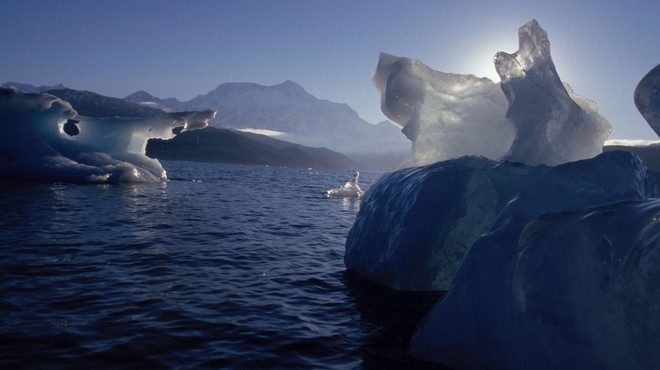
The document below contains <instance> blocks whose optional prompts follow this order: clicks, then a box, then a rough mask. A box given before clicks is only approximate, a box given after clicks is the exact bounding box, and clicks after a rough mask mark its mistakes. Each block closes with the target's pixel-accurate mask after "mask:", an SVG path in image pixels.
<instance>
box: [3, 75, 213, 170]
mask: <svg viewBox="0 0 660 370" xmlns="http://www.w3.org/2000/svg"><path fill="white" fill-rule="evenodd" d="M0 112H1V113H2V114H1V115H0V127H2V130H3V135H2V136H1V137H0V177H3V178H12V179H27V180H48V181H67V182H79V183H117V182H160V181H164V180H166V179H167V175H166V172H165V170H164V169H163V167H162V166H161V164H160V162H158V161H157V160H155V159H152V158H149V157H147V156H146V155H145V147H146V145H147V140H149V139H152V138H161V139H169V138H172V137H174V136H175V133H178V132H181V131H184V130H193V129H198V128H203V127H206V126H207V125H208V121H209V120H210V119H212V118H213V117H215V112H214V111H203V112H182V113H170V114H165V113H163V114H157V115H154V116H152V117H88V116H82V115H78V113H77V112H76V110H75V109H73V108H72V106H71V104H70V103H69V102H67V101H65V100H62V99H60V98H57V97H55V96H53V95H50V94H46V93H26V92H23V91H21V90H19V89H16V88H13V87H2V86H0Z"/></svg>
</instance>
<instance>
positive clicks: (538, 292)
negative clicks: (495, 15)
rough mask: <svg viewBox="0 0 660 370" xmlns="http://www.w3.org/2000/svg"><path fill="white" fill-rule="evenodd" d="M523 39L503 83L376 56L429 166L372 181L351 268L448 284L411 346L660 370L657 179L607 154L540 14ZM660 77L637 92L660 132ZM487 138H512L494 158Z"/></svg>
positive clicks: (433, 354) (624, 155)
mask: <svg viewBox="0 0 660 370" xmlns="http://www.w3.org/2000/svg"><path fill="white" fill-rule="evenodd" d="M519 39H520V47H519V50H518V51H517V52H515V53H513V54H507V53H503V52H500V53H498V54H497V55H496V57H495V59H494V61H495V63H496V67H497V71H498V73H499V74H500V76H501V79H502V82H501V84H495V83H492V82H491V81H490V80H487V79H479V78H476V77H474V76H471V75H467V76H461V75H452V74H445V73H442V72H436V71H433V70H431V69H430V68H428V67H426V66H424V65H423V64H421V63H420V62H418V61H415V60H412V59H407V58H398V57H393V56H390V55H386V54H382V55H381V57H380V60H379V64H378V68H377V71H376V73H375V74H374V82H375V84H376V87H377V88H378V89H379V90H380V91H381V93H382V109H383V112H384V113H385V114H386V115H387V116H388V117H390V118H391V119H392V120H394V121H395V122H397V123H399V124H401V125H402V126H404V128H403V130H402V131H403V132H404V134H405V135H406V136H407V137H408V138H409V139H411V140H412V142H413V151H412V153H411V157H410V159H409V162H408V163H407V164H408V165H409V166H412V165H421V166H419V167H413V168H404V169H401V170H399V171H396V172H393V173H390V174H386V175H384V176H383V177H382V178H381V179H380V180H378V182H377V183H376V184H374V185H372V187H371V188H370V189H369V190H368V191H367V194H365V197H364V199H363V200H362V203H361V206H360V210H359V212H358V214H357V216H356V220H355V222H354V224H353V227H352V228H351V230H350V232H349V235H348V238H347V240H346V253H345V264H346V266H347V268H349V269H351V270H354V271H356V272H357V273H359V274H360V275H362V276H364V277H366V278H368V279H371V280H373V281H376V282H379V283H381V284H384V285H387V286H389V287H391V288H394V289H399V290H441V291H447V294H446V295H445V297H444V298H443V299H442V300H441V301H439V302H438V303H437V304H436V306H435V307H434V308H433V309H432V311H431V312H430V313H429V314H428V315H427V317H426V318H425V319H424V320H423V322H422V323H421V324H420V325H419V326H418V328H417V330H416V332H415V334H414V336H413V338H412V340H411V345H410V353H411V354H412V355H413V357H416V358H420V359H424V360H427V361H432V362H436V363H439V364H444V365H449V366H450V367H451V368H457V369H458V368H460V369H483V368H490V369H511V368H521V369H525V368H535V369H541V368H543V369H565V368H585V369H620V368H629V369H648V368H660V354H659V352H658V351H657V348H658V346H659V345H660V319H658V318H659V317H660V312H659V308H658V307H660V289H658V288H657V287H658V286H659V284H660V257H659V256H660V254H659V253H660V252H658V249H659V248H660V202H659V201H658V199H657V197H658V194H659V190H660V186H659V185H660V174H658V173H654V172H651V171H649V170H648V169H647V167H646V165H645V164H644V163H643V162H642V161H641V160H640V158H639V157H637V156H636V155H635V154H632V153H631V152H622V151H612V152H606V153H602V154H599V153H601V149H602V144H603V142H604V140H605V138H606V137H607V135H608V133H609V131H610V125H609V123H608V122H607V120H605V119H604V118H603V117H602V116H600V115H599V114H598V113H597V111H596V104H595V103H594V102H592V101H590V100H588V99H586V98H583V97H580V96H578V95H576V94H575V93H574V92H573V91H572V90H571V88H570V87H569V86H568V85H567V84H565V83H562V82H561V80H560V79H559V77H558V75H557V72H556V70H555V67H554V64H553V62H552V60H551V58H550V50H549V41H548V39H547V35H546V33H545V31H543V30H542V29H541V28H540V26H539V25H538V23H537V22H536V21H531V22H529V23H527V24H525V25H524V26H522V27H521V28H520V30H519ZM658 71H659V70H658V67H656V68H655V69H653V70H652V71H651V72H650V73H649V74H648V75H647V76H645V77H644V78H643V79H642V81H641V82H640V84H639V86H638V87H637V90H636V91H635V104H636V105H637V106H638V108H639V110H640V112H641V113H642V115H643V116H644V117H645V119H646V120H647V121H648V122H649V124H650V125H651V127H653V128H654V129H655V130H656V132H658V128H657V127H656V126H660V123H658V112H659V111H660V110H659V109H658V106H659V105H658V103H659V101H660V100H659V99H658V96H660V94H658V91H660V89H659V88H658V76H659V75H660V74H659V73H658ZM483 136H487V137H483ZM463 137H465V140H463V139H462V138H463ZM491 139H493V145H495V143H494V142H495V141H499V140H505V141H506V143H507V144H506V145H505V147H506V148H502V147H496V146H494V147H490V148H488V150H492V151H493V152H492V153H491V154H485V152H484V149H483V148H480V147H478V146H479V145H483V143H488V142H489V140H491ZM474 143H478V144H474ZM473 144H474V145H473ZM493 153H494V154H493ZM475 154H477V155H479V156H481V157H478V156H474V155H475ZM484 157H487V158H484ZM489 158H490V159H489Z"/></svg>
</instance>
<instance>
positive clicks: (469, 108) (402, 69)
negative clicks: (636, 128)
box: [373, 20, 611, 166]
mask: <svg viewBox="0 0 660 370" xmlns="http://www.w3.org/2000/svg"><path fill="white" fill-rule="evenodd" d="M518 38H519V50H518V51H517V52H515V53H513V54H507V53H504V52H499V53H497V54H496V55H495V58H494V63H495V67H496V70H497V73H498V74H499V76H500V78H501V80H502V82H501V83H494V82H493V81H491V80H490V79H488V78H478V77H476V76H474V75H460V74H452V73H444V72H438V71H434V70H432V69H431V68H429V67H427V66H426V65H424V64H422V63H421V62H420V61H417V60H413V59H408V58H401V57H395V56H392V55H388V54H381V55H380V58H379V61H378V66H377V68H376V71H375V72H374V76H373V81H374V85H375V86H376V88H377V89H378V90H379V91H380V92H381V108H382V111H383V113H385V115H386V116H387V117H388V118H390V119H391V120H392V121H394V122H396V123H398V124H400V125H401V126H403V129H402V131H403V133H404V134H405V135H406V136H407V137H408V139H410V140H411V141H412V152H411V155H410V158H409V159H408V161H407V162H406V163H405V166H418V165H424V164H429V163H433V162H437V161H443V160H447V159H451V158H455V157H460V156H464V155H478V156H484V157H487V158H490V159H493V160H503V159H505V160H509V161H512V162H521V163H525V164H527V165H532V166H534V165H539V164H546V165H557V164H561V163H566V162H570V161H575V160H580V159H585V158H591V157H593V156H595V155H598V154H600V153H601V149H602V146H603V143H604V142H605V139H607V136H608V135H609V133H610V131H611V125H610V123H609V122H608V121H607V119H605V118H604V117H603V116H602V115H600V114H599V113H598V111H597V105H596V103H594V102H593V101H591V100H589V99H587V98H584V97H582V96H580V95H578V94H576V93H575V92H574V91H573V90H572V89H571V88H570V86H568V85H566V84H564V83H563V82H562V81H561V80H560V78H559V75H558V74H557V71H556V68H555V66H554V63H553V61H552V58H551V56H550V42H549V40H548V37H547V34H546V32H545V31H544V30H543V29H542V28H541V27H540V26H539V24H538V22H537V21H536V20H532V21H530V22H528V23H527V24H525V25H523V26H522V27H521V28H520V29H519V31H518Z"/></svg>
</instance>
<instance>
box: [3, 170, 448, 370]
mask: <svg viewBox="0 0 660 370" xmlns="http://www.w3.org/2000/svg"><path fill="white" fill-rule="evenodd" d="M163 165H164V167H165V168H166V169H167V171H168V176H169V177H170V181H168V182H166V183H161V184H123V185H76V184H66V183H24V182H21V183H19V182H7V181H4V182H0V209H1V210H2V218H1V219H0V368H6V369H9V368H16V369H18V368H113V369H118V368H150V369H152V368H179V369H192V368H195V369H196V368H235V369H246V368H255V369H261V368H281V369H296V368H308V369H324V368H329V369H344V368H369V369H371V368H373V369H384V368H424V367H430V366H428V365H427V364H423V363H419V362H415V361H413V360H411V359H410V358H408V356H407V353H406V350H407V345H408V340H409V337H410V335H411V333H412V331H413V330H414V328H415V326H416V325H417V323H418V322H419V321H420V320H421V319H422V318H423V316H424V314H425V313H426V312H428V310H429V309H430V308H431V306H432V305H433V304H434V302H436V301H437V299H438V298H439V297H440V296H439V295H438V294H429V293H401V292H396V291H392V290H390V289H387V288H383V287H380V286H377V285H375V284H371V283H369V282H366V281H364V280H362V279H360V278H359V277H356V276H354V275H353V274H351V273H349V272H347V271H346V269H345V267H344V263H343V255H344V242H345V238H346V235H347V233H348V230H349V229H350V227H351V225H352V222H353V220H354V218H355V215H356V213H357V211H358V209H359V206H360V204H359V201H349V200H342V199H333V198H325V197H324V196H323V191H325V190H326V189H328V188H331V187H335V186H338V185H340V184H342V183H343V182H345V181H347V180H349V179H350V177H351V173H350V172H349V171H326V170H315V169H314V170H313V169H293V168H271V167H259V166H240V165H226V164H208V163H188V162H164V163H163ZM379 176H380V174H376V173H362V174H361V178H360V179H361V181H360V184H361V186H362V188H363V189H364V190H366V189H367V188H368V187H369V186H370V185H371V184H372V183H373V182H374V181H375V180H376V179H377V178H378V177H379Z"/></svg>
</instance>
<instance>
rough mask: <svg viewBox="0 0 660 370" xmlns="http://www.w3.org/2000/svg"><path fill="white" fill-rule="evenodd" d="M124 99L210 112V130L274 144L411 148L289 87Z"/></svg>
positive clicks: (344, 108) (240, 86) (392, 131)
mask: <svg viewBox="0 0 660 370" xmlns="http://www.w3.org/2000/svg"><path fill="white" fill-rule="evenodd" d="M126 99H127V100H129V101H132V102H136V103H140V104H142V105H147V106H152V107H158V108H161V109H166V110H167V109H171V110H204V109H213V110H215V111H217V112H218V115H217V117H216V119H215V121H213V122H211V124H212V125H215V126H220V127H225V128H233V129H238V130H248V131H249V130H253V131H256V132H269V133H270V134H271V135H273V136H276V137H277V138H278V139H282V140H287V141H291V142H294V143H298V144H303V145H307V146H312V147H326V148H329V149H332V150H336V151H339V152H342V153H347V154H356V153H392V152H395V153H407V152H409V151H410V142H409V141H408V140H407V139H406V138H405V136H404V135H403V134H401V132H400V131H399V129H398V128H397V126H395V125H394V124H392V123H390V122H387V121H385V122H381V123H380V124H378V125H373V124H370V123H368V122H366V121H365V120H363V119H362V118H360V116H359V115H358V114H357V112H356V111H354V110H353V109H351V107H349V106H348V105H346V104H340V103H334V102H330V101H328V100H322V99H318V98H316V97H314V96H313V95H311V94H309V93H308V92H307V91H306V90H305V89H304V88H303V87H302V86H300V85H298V84H296V83H295V82H293V81H286V82H283V83H281V84H279V85H274V86H263V85H259V84H255V83H224V84H221V85H219V86H218V87H217V88H216V89H214V90H212V91H210V92H208V93H207V94H203V95H198V96H197V97H195V98H193V99H191V100H189V101H187V102H179V101H178V100H176V99H172V98H170V99H159V98H156V97H153V96H152V95H150V94H148V93H146V92H144V91H141V92H137V93H134V94H131V95H129V96H127V97H126ZM264 130H267V131H264Z"/></svg>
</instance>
